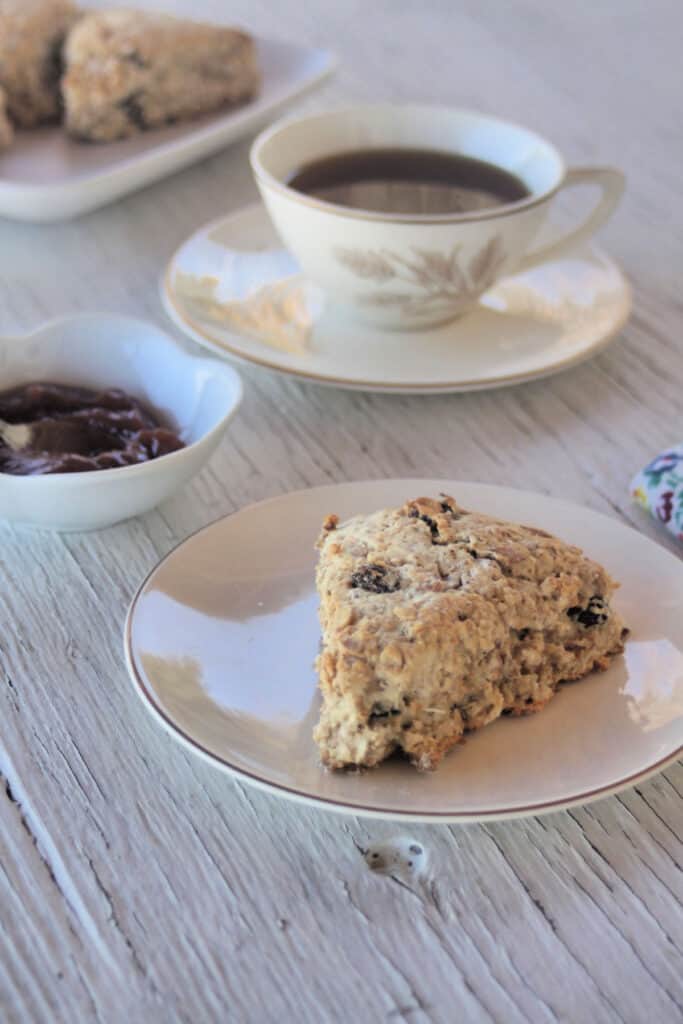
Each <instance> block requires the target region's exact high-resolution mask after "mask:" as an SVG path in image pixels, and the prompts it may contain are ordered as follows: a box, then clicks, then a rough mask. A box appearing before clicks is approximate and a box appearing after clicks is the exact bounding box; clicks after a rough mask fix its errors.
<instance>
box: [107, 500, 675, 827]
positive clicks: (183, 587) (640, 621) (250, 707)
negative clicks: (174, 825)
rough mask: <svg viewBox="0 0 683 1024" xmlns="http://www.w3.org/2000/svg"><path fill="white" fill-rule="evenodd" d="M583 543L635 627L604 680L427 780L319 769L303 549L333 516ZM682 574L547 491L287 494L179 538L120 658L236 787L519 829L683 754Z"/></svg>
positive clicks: (314, 628)
mask: <svg viewBox="0 0 683 1024" xmlns="http://www.w3.org/2000/svg"><path fill="white" fill-rule="evenodd" d="M440 491H446V492H449V493H451V494H454V495H455V496H456V498H457V499H458V501H460V502H462V504H463V505H465V506H466V507H468V508H474V509H477V510H481V511H483V512H490V513H492V514H493V515H498V516H502V517H504V518H508V519H511V520H517V521H519V522H526V523H529V524H530V525H535V526H537V527H541V528H543V529H546V530H550V531H552V532H553V533H557V534H558V535H559V536H560V537H562V538H564V539H566V540H568V541H571V542H574V543H576V544H579V545H580V546H581V547H583V548H584V550H585V551H586V553H587V554H588V555H590V556H591V557H593V558H595V559H597V560H599V561H601V562H602V563H603V564H604V565H605V567H606V568H607V569H608V571H609V572H610V573H612V574H613V575H614V576H615V577H616V578H617V579H618V580H620V582H621V584H622V586H621V589H620V590H619V592H618V596H617V604H618V607H619V610H620V612H621V613H622V614H623V616H624V619H625V621H626V622H627V623H628V625H629V626H630V627H631V630H632V633H631V637H630V639H629V641H628V643H627V645H626V651H625V654H624V655H623V657H619V658H616V659H615V660H614V662H613V663H612V665H611V667H610V668H609V670H608V671H607V672H603V673H599V674H595V675H592V676H590V677H588V678H586V679H584V680H582V681H581V682H578V683H575V684H573V685H571V686H565V687H562V689H561V690H560V692H559V694H558V695H557V697H556V698H555V699H554V700H552V701H551V702H550V704H549V705H548V707H547V708H546V709H545V710H543V711H542V712H541V713H540V714H538V715H533V716H530V717H527V718H519V719H510V718H505V719H500V720H499V721H497V722H494V723H493V724H492V725H489V726H487V727H486V728H485V729H482V730H481V731H480V732H478V733H476V734H474V735H472V736H471V737H470V738H469V739H468V741H467V743H466V744H464V745H463V746H459V747H458V748H457V749H456V750H454V751H453V752H452V753H451V754H449V756H448V757H447V758H445V760H444V761H443V763H442V765H441V766H440V768H439V770H438V771H437V772H435V773H434V774H431V775H425V774H420V773H418V772H417V771H415V769H414V768H412V767H411V766H410V765H409V764H407V763H406V762H403V761H398V760H390V761H386V762H385V763H384V764H382V765H380V766H379V767H378V768H375V769H373V770H372V771H368V772H365V773H362V774H345V773H341V772H326V771H324V770H323V769H322V768H321V767H320V764H319V762H318V752H317V749H316V747H315V745H314V743H313V739H312V736H311V730H312V728H313V725H314V723H315V721H316V718H317V715H318V706H319V705H318V696H317V691H316V676H315V671H314V667H313V662H314V659H315V656H316V654H317V652H318V645H319V638H320V631H319V627H318V621H317V615H316V609H317V596H316V593H315V587H314V580H313V573H314V567H315V560H316V553H315V550H314V547H313V544H314V541H315V539H316V537H317V535H318V532H319V529H320V524H321V522H322V520H323V518H324V516H325V515H326V514H327V513H329V512H336V513H338V514H339V515H340V516H341V517H342V518H346V517H347V516H349V515H351V514H354V513H357V512H369V511H372V510H374V509H378V508H382V507H385V506H391V505H398V504H401V503H402V502H403V501H405V500H406V499H407V498H409V497H413V496H416V495H420V494H438V493H439V492H440ZM681 606H683V563H681V561H680V560H679V559H678V558H676V557H675V556H674V555H672V554H670V553H668V552H667V551H666V550H665V549H664V548H661V547H659V546H658V545H657V544H654V543H653V542H652V541H650V540H648V539H647V538H645V537H643V536H641V535H640V534H638V533H636V532H635V531H634V530H631V529H629V528H627V527H626V526H623V525H621V524H620V523H619V522H617V521H615V520H614V519H611V518H608V517H606V516H602V515H599V514H598V513H596V512H592V511H591V510H589V509H586V508H580V507H578V506H576V505H572V504H569V503H567V502H563V501H556V500H554V499H552V498H548V497H545V496H544V495H540V494H531V493H528V492H525V491H515V490H511V489H509V488H504V487H491V486H487V485H484V484H473V483H459V482H457V481H455V482H454V481H451V480H446V481H444V480H379V481H372V482H367V483H351V484H338V485H334V486H331V487H318V488H315V489H313V490H308V491H299V492H297V493H294V494H287V495H284V496H282V497H279V498H274V499H272V500H271V501H266V502H261V503H260V504H258V505H252V506H250V507H249V508H246V509H242V511H241V512H238V513H237V514H236V515H233V516H230V517H228V518H227V519H222V520H219V521H218V522H216V523H214V524H213V525H211V526H208V527H206V528H205V529H204V530H201V531H200V532H199V533H197V534H195V535H194V536H193V537H190V538H189V539H188V540H186V541H185V542H184V543H183V544H181V545H180V547H178V548H176V550H175V551H173V552H172V553H171V554H170V555H168V556H167V557H166V558H165V559H164V560H163V561H162V562H161V564H160V565H159V566H158V567H157V568H156V569H155V570H154V571H153V572H152V573H151V575H150V576H149V577H148V578H147V580H146V581H145V582H144V583H143V585H142V587H141V588H140V590H139V591H138V594H137V596H136V597H135V599H134V601H133V604H132V606H131V610H130V612H129V615H128V621H127V624H126V641H125V644H126V657H127V659H128V666H129V670H130V672H131V675H132V678H133V681H134V684H135V687H136V690H137V692H138V694H139V695H140V697H141V698H142V700H143V702H144V705H145V707H146V708H147V709H148V710H149V711H151V712H152V713H153V714H154V716H155V717H156V718H157V720H158V721H159V722H160V723H161V724H162V725H163V726H165V727H166V729H168V731H169V732H170V734H171V735H172V736H173V737H174V738H175V739H178V740H180V741H181V742H183V743H184V744H185V745H186V746H187V747H188V748H189V749H191V750H192V751H193V752H195V753H197V754H199V755H201V756H202V757H204V758H206V759H207V760H208V761H209V762H210V763H211V764H213V765H215V766H216V767H218V768H221V769H223V770H225V771H227V772H228V773H230V774H232V775H236V776H238V777H239V778H241V779H243V780H245V781H246V782H249V783H253V784H254V785H257V786H259V787H261V788H263V789H266V790H268V791H270V792H273V793H276V794H279V795H281V796H285V797H288V798H291V799H295V800H299V801H303V802H305V803H308V804H314V805H318V806H321V807H324V808H327V809H329V810H336V811H342V812H347V813H353V814H367V815H373V816H378V817H387V818H411V819H413V820H423V821H476V820H492V819H496V818H510V817H522V816H525V815H531V814H539V813H541V812H545V811H552V810H558V809H559V808H562V807H568V806H571V805H574V804H580V803H587V802H589V801H591V800H595V799H598V798H599V797H602V796H606V795H607V794H609V793H615V792H617V791H619V790H621V789H623V788H625V787H626V786H630V785H635V784H637V783H639V782H642V781H643V779H644V778H646V777H647V776H648V775H650V774H652V773H653V772H656V771H659V770H661V769H662V768H664V767H665V766H666V765H667V764H669V763H670V762H671V761H673V760H675V759H676V757H680V755H681V751H682V749H683V653H682V652H683V617H682V616H681V614H680V609H681Z"/></svg>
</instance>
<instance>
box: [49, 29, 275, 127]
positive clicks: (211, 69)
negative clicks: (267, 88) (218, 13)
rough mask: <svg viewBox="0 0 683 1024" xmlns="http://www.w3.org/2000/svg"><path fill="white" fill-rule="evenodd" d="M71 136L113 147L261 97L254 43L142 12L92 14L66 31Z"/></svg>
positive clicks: (240, 35) (225, 32)
mask: <svg viewBox="0 0 683 1024" xmlns="http://www.w3.org/2000/svg"><path fill="white" fill-rule="evenodd" d="M64 57H65V63H66V73H65V75H64V77H63V79H62V93H63V97H64V108H65V123H66V130H67V132H68V133H69V134H70V135H73V136H74V137H75V138H78V139H86V140H87V141H90V142H110V141H111V140H112V139H123V138H127V137H128V136H130V135H137V134H138V133H139V132H141V131H145V130H146V129H147V128H159V127H161V126H162V125H167V124H174V123H175V122H176V121H185V120H190V119H192V118H195V117H198V116H199V115H200V114H206V113H208V112H209V111H213V110H218V109H220V108H221V107H224V106H227V105H229V104H234V103H242V102H244V101H245V100H247V99H250V98H251V97H252V96H254V95H255V94H256V93H257V92H258V88H259V84H260V74H259V70H258V64H257V55H256V45H255V43H254V40H253V39H252V38H251V37H250V36H248V35H246V33H244V32H240V31H238V30H237V29H232V28H226V27H224V26H221V25H205V24H200V23H199V22H193V21H181V20H179V19H178V18H173V17H171V16H170V15H167V14H157V13H155V12H148V11H139V10H112V11H92V12H90V13H88V14H86V15H84V16H83V17H82V18H81V19H80V21H79V22H78V23H77V24H76V26H75V27H74V28H73V29H72V31H71V32H70V33H69V37H68V39H67V41H66V46H65V48H64Z"/></svg>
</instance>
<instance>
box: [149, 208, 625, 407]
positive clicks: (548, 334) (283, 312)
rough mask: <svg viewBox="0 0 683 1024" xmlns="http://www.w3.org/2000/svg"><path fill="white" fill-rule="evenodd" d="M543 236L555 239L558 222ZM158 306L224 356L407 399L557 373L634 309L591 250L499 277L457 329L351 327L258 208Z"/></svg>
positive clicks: (191, 258)
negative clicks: (403, 395)
mask: <svg viewBox="0 0 683 1024" xmlns="http://www.w3.org/2000/svg"><path fill="white" fill-rule="evenodd" d="M543 234H545V235H546V237H548V236H550V237H552V234H553V227H552V225H551V226H550V227H549V228H548V229H547V231H544V232H543ZM540 241H543V238H541V239H540ZM161 298H162V302H163V305H164V308H165V309H166V312H167V313H168V315H169V316H170V318H171V320H172V321H173V322H174V323H175V324H176V325H177V326H178V327H179V328H180V329H181V330H182V331H184V333H185V334H187V335H188V336H189V337H191V338H193V339H194V340H195V341H197V342H198V343H199V344H200V345H203V346H204V347H206V348H208V349H210V350H211V351H213V352H215V353H217V354H219V355H224V356H230V357H233V358H236V359H240V360H244V361H246V362H250V363H256V364H257V365H259V366H264V367H267V368H268V369H271V370H277V371H279V372H280V373H286V374H290V375H291V376H294V377H298V378H300V379H302V380H308V381H313V382H315V383H318V384H327V385H332V386H335V387H342V388H350V389H355V390H359V391H386V392H398V393H402V394H406V393H407V394H411V393H412V394H424V393H438V392H457V391H476V390H481V389H484V388H493V387H503V386H506V385H510V384H519V383H522V382H523V381H529V380H534V379H536V378H539V377H545V376H548V375H550V374H553V373H557V372H558V371H560V370H565V369H567V368H569V367H570V366H574V365H576V364H577V363H579V362H582V361H583V360H584V359H588V358H589V357H590V356H593V355H595V353H596V352H599V351H600V350H601V349H602V348H604V347H605V346H606V345H607V344H608V343H609V342H610V341H611V340H612V339H613V338H614V337H615V335H616V334H617V333H618V332H619V331H620V329H621V328H622V327H623V325H624V323H625V322H626V320H627V318H628V315H629V312H630V309H631V292H630V288H629V285H628V283H627V281H626V279H625V278H624V276H623V274H622V273H621V271H620V269H619V268H618V267H617V265H616V264H615V263H614V262H613V261H612V260H611V259H610V258H609V256H607V255H606V254H605V253H604V252H603V251H602V250H601V249H600V247H599V246H597V245H596V244H595V243H585V244H583V245H580V246H577V247H574V248H568V249H567V251H566V253H565V254H563V255H562V257H561V258H558V259H555V260H552V261H549V262H547V263H545V264H543V265H541V266H538V267H535V268H534V269H533V270H528V271H526V272H524V273H520V274H517V275H514V276H510V277H506V278H503V279H502V280H500V281H499V282H498V283H497V284H496V285H495V286H494V287H493V288H492V289H490V291H488V292H486V294H485V295H484V296H483V297H482V299H481V300H480V302H479V304H478V306H477V307H475V309H473V310H472V311H471V312H469V313H467V314H465V315H464V316H462V317H460V318H459V319H457V320H454V321H452V322H451V323H448V324H444V325H442V326H440V327H437V328H433V329H430V330H425V331H419V332H414V331H405V332H396V331H394V332H391V331H383V330H380V329H378V328H376V327H373V326H367V325H365V324H361V323H359V322H358V321H355V320H352V319H351V318H350V317H349V316H348V315H347V314H346V313H345V312H344V311H342V310H340V309H338V308H335V306H334V305H333V304H332V303H331V302H330V301H329V300H328V299H327V298H326V297H325V296H324V295H323V293H322V292H321V291H320V290H319V289H318V288H316V286H315V285H313V284H311V283H310V282H308V281H307V280H306V279H305V278H304V277H303V276H302V275H301V273H300V271H299V268H298V266H297V264H296V262H295V260H294V259H293V257H292V256H290V255H289V253H288V252H287V251H286V250H285V249H284V248H283V247H282V243H281V242H280V241H279V239H278V236H277V234H276V232H275V229H274V227H273V225H272V223H271V221H270V219H269V217H268V214H267V213H266V210H265V207H264V206H263V204H262V203H256V204H254V205H252V206H249V207H246V208H245V209H242V210H239V211H238V212H236V213H233V214H230V215H229V216H227V217H222V218H220V219H219V220H216V221H213V222H212V223H211V224H208V225H206V226H205V227H203V228H201V229H200V230H199V231H197V232H196V233H195V234H194V235H192V236H191V237H190V238H189V239H188V240H187V241H186V242H184V243H183V245H181V247H180V248H179V249H178V250H177V251H176V252H175V254H174V255H173V257H172V258H171V260H170V262H169V264H168V266H167V268H166V271H165V273H164V275H163V279H162V283H161Z"/></svg>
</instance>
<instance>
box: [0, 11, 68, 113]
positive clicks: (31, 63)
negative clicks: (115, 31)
mask: <svg viewBox="0 0 683 1024" xmlns="http://www.w3.org/2000/svg"><path fill="white" fill-rule="evenodd" d="M77 17H78V11H77V9H76V7H75V6H74V4H72V3H71V0H0V86H2V88H3V89H4V91H5V93H6V97H7V114H8V115H9V117H10V118H11V120H12V121H13V122H14V123H15V124H16V125H18V126H19V127H21V128H33V127H35V125H39V124H43V123H45V122H46V121H56V120H58V118H59V116H60V112H61V98H60V93H59V79H60V76H61V73H62V62H61V52H62V44H63V42H64V38H65V36H66V33H67V32H68V30H69V28H70V27H71V26H72V24H73V23H74V22H75V20H76V18H77Z"/></svg>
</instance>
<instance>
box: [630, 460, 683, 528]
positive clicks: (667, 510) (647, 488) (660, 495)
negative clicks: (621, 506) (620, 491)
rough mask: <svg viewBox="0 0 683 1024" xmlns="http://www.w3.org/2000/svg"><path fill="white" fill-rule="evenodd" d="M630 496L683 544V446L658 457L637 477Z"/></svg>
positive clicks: (633, 482)
mask: <svg viewBox="0 0 683 1024" xmlns="http://www.w3.org/2000/svg"><path fill="white" fill-rule="evenodd" d="M631 495H632V496H633V497H634V498H635V500H636V501H637V502H638V504H639V505H642V506H643V508H646V509H647V510H648V511H649V512H651V513H652V515H653V516H654V517H655V519H659V521H660V522H662V523H664V525H665V526H666V528H667V530H670V531H671V533H673V535H674V537H676V538H677V539H678V540H680V541H683V443H681V444H679V445H676V446H674V447H673V448H669V449H668V451H665V452H662V454H661V455H657V456H656V457H655V458H654V459H653V460H652V462H650V463H649V465H647V466H646V467H645V469H641V471H640V473H636V475H635V476H634V478H633V480H632V481H631Z"/></svg>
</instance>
